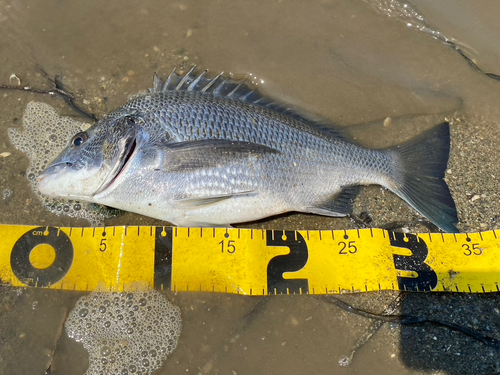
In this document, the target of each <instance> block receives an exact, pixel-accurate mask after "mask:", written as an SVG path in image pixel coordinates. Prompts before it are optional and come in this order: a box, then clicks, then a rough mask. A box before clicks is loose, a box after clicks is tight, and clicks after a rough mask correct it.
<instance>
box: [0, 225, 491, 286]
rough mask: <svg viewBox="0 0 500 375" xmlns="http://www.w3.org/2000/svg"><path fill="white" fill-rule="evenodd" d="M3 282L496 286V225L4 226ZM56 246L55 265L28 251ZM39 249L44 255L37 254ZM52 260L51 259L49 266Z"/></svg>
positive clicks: (0, 261)
mask: <svg viewBox="0 0 500 375" xmlns="http://www.w3.org/2000/svg"><path fill="white" fill-rule="evenodd" d="M0 236H1V237H2V238H3V239H4V241H3V243H2V244H0V279H1V280H2V282H3V283H8V284H11V285H16V286H26V285H28V286H38V287H50V288H57V289H67V290H92V289H94V288H95V287H97V286H98V285H99V284H102V283H104V285H105V286H106V287H107V288H109V289H112V290H123V289H130V288H133V285H134V283H148V284H151V285H154V286H155V287H156V288H158V289H166V290H169V289H170V290H174V291H200V290H201V291H208V292H222V293H239V294H247V295H268V294H326V293H345V292H361V291H363V292H366V291H375V290H384V289H391V290H409V291H461V292H478V293H486V292H493V291H495V292H496V291H500V288H499V281H500V241H498V239H497V234H496V232H494V231H491V232H483V233H469V234H440V233H434V234H419V235H414V234H402V233H392V232H386V231H383V230H380V229H366V230H364V229H362V230H344V231H282V230H281V231H273V230H250V229H223V228H212V229H207V228H205V229H201V228H165V227H104V228H52V227H27V226H15V225H0ZM40 244H45V245H50V246H51V247H52V248H53V249H54V252H55V254H56V256H55V259H54V261H53V263H52V264H51V265H50V266H48V267H46V268H37V267H35V266H34V265H33V264H31V261H30V254H31V252H32V251H33V250H34V249H36V246H38V245H40ZM40 254H42V255H40V256H43V252H42V253H40ZM43 261H44V259H42V261H41V262H40V263H39V264H49V263H50V259H48V256H47V260H46V262H45V263H44V262H43Z"/></svg>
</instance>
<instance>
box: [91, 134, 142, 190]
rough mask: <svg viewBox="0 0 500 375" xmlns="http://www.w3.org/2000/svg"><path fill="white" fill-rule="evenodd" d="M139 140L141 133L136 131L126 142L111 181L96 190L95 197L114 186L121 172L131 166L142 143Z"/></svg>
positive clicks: (108, 180) (105, 182) (106, 181)
mask: <svg viewBox="0 0 500 375" xmlns="http://www.w3.org/2000/svg"><path fill="white" fill-rule="evenodd" d="M139 138H140V137H139V133H138V132H137V131H136V130H134V131H133V132H132V135H131V137H129V138H128V139H127V142H126V145H125V147H124V149H123V152H122V154H121V155H120V157H119V160H118V162H117V163H116V165H115V166H114V167H113V171H112V172H111V173H110V175H112V177H111V178H109V179H106V180H105V181H104V182H103V183H102V184H101V186H99V188H98V189H97V190H96V192H95V193H94V194H93V196H96V195H98V194H100V193H102V192H103V191H105V190H106V189H107V188H108V187H109V186H110V185H112V184H113V182H114V181H115V180H116V179H117V178H118V176H120V174H121V172H122V171H123V170H124V169H125V166H126V165H127V164H129V163H130V161H131V160H132V159H133V157H134V155H135V153H136V150H137V146H138V144H139V143H140V142H139V141H140V139H139Z"/></svg>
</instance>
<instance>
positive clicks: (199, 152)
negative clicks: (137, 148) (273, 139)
mask: <svg viewBox="0 0 500 375" xmlns="http://www.w3.org/2000/svg"><path fill="white" fill-rule="evenodd" d="M277 153H279V151H277V150H275V149H272V148H270V147H267V146H264V145H259V144H256V143H251V142H241V141H228V140H224V139H209V140H201V141H188V142H179V143H170V144H166V145H164V158H163V164H164V165H163V167H164V168H165V169H167V170H168V171H170V172H177V171H185V170H193V169H202V168H216V167H223V166H224V165H228V164H230V163H234V162H235V161H237V160H239V159H257V158H259V157H263V156H265V155H270V154H277Z"/></svg>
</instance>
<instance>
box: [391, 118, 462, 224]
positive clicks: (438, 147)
mask: <svg viewBox="0 0 500 375" xmlns="http://www.w3.org/2000/svg"><path fill="white" fill-rule="evenodd" d="M388 151H389V152H390V153H391V154H393V155H395V158H394V159H395V167H396V170H395V176H393V177H394V182H395V184H396V187H395V188H394V189H391V190H393V191H394V193H396V194H397V195H399V196H400V197H401V198H402V199H404V200H405V201H406V202H408V204H409V205H410V206H412V207H413V208H414V209H415V210H417V211H418V212H419V213H420V214H421V215H423V216H425V217H426V218H428V219H429V220H430V221H431V222H433V223H434V224H435V225H437V226H438V227H439V228H440V229H442V230H443V231H446V232H451V233H456V232H458V230H457V228H456V227H455V225H454V224H456V223H458V215H457V209H456V207H455V202H454V201H453V198H452V196H451V193H450V189H449V188H448V185H447V184H446V181H445V180H444V175H445V172H446V168H447V165H448V159H449V155H450V124H449V123H447V122H444V123H442V124H439V125H437V126H436V127H434V128H433V129H430V130H428V131H427V132H425V133H423V134H421V135H420V136H418V137H417V138H414V139H412V140H410V141H408V142H406V143H403V144H401V145H398V146H394V147H391V148H389V149H388Z"/></svg>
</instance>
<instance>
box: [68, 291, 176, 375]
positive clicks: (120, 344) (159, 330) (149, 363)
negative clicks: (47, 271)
mask: <svg viewBox="0 0 500 375" xmlns="http://www.w3.org/2000/svg"><path fill="white" fill-rule="evenodd" d="M65 327H66V331H67V333H68V336H69V337H71V338H73V339H75V340H76V341H78V342H81V343H82V344H83V347H84V348H85V349H86V350H87V351H88V352H89V368H88V370H87V372H86V373H85V374H86V375H98V374H123V375H126V374H130V375H132V374H133V375H147V374H151V373H153V372H155V371H156V370H158V369H159V368H160V367H161V366H162V365H163V363H164V362H165V360H166V359H167V356H168V355H170V354H171V353H172V352H173V351H174V350H175V348H176V347H177V343H178V341H179V336H180V334H181V330H182V320H181V311H180V308H179V307H177V306H174V305H172V304H171V303H170V302H169V301H168V300H167V299H166V298H165V297H164V296H163V294H161V293H160V292H158V291H155V290H150V291H146V292H135V293H109V292H107V293H106V292H92V293H90V294H88V295H86V296H84V297H82V298H80V299H79V300H78V302H77V303H76V305H75V307H74V309H73V310H72V311H71V312H70V313H69V315H68V318H67V320H66V324H65Z"/></svg>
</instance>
